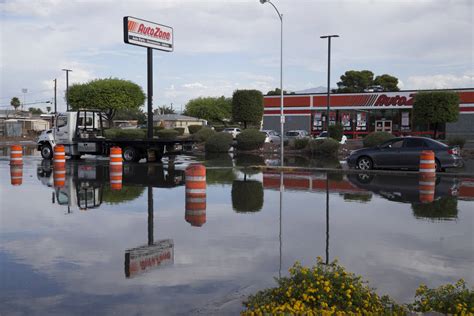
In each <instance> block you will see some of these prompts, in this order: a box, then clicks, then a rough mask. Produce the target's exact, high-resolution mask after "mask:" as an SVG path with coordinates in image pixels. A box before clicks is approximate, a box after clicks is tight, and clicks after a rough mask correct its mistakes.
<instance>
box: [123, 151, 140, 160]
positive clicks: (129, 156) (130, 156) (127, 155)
mask: <svg viewBox="0 0 474 316" xmlns="http://www.w3.org/2000/svg"><path fill="white" fill-rule="evenodd" d="M122 156H123V160H124V161H126V162H137V161H138V160H140V156H139V155H138V151H137V150H136V149H135V148H133V147H126V148H125V149H124V150H123V153H122Z"/></svg>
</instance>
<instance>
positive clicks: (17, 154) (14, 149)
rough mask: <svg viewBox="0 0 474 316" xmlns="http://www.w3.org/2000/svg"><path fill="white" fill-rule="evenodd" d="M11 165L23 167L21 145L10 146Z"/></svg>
mask: <svg viewBox="0 0 474 316" xmlns="http://www.w3.org/2000/svg"><path fill="white" fill-rule="evenodd" d="M10 165H16V166H18V165H23V148H22V147H21V146H20V145H12V146H10Z"/></svg>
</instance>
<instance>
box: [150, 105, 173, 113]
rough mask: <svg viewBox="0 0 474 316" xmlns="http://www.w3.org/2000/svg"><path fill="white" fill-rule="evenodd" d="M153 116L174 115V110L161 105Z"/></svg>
mask: <svg viewBox="0 0 474 316" xmlns="http://www.w3.org/2000/svg"><path fill="white" fill-rule="evenodd" d="M154 114H156V115H164V114H176V112H175V110H174V109H173V107H172V106H166V105H162V106H159V107H158V108H157V109H156V110H155V111H154Z"/></svg>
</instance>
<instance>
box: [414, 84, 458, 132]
mask: <svg viewBox="0 0 474 316" xmlns="http://www.w3.org/2000/svg"><path fill="white" fill-rule="evenodd" d="M458 116H459V95H458V94H457V93H456V92H452V91H431V92H420V93H417V94H416V96H415V101H414V103H413V119H414V120H415V122H416V123H422V124H423V123H424V124H433V125H434V136H433V138H436V135H437V131H438V125H439V124H440V123H448V122H456V121H457V120H458Z"/></svg>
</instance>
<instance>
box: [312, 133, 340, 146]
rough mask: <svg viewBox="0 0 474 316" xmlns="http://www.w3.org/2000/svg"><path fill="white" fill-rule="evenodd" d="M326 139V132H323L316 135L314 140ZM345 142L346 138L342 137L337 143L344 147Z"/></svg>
mask: <svg viewBox="0 0 474 316" xmlns="http://www.w3.org/2000/svg"><path fill="white" fill-rule="evenodd" d="M326 138H328V132H326V131H324V132H322V133H321V134H319V135H318V137H316V138H315V139H326ZM346 142H347V136H346V135H342V138H341V141H340V142H339V143H340V144H342V145H344V144H345V143H346Z"/></svg>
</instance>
